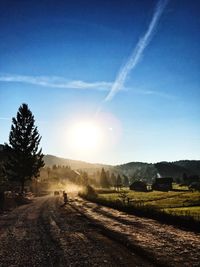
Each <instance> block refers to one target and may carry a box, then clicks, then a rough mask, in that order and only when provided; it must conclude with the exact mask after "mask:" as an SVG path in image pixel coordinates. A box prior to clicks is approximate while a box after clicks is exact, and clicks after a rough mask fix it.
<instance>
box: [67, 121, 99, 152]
mask: <svg viewBox="0 0 200 267" xmlns="http://www.w3.org/2000/svg"><path fill="white" fill-rule="evenodd" d="M68 138H69V140H68V141H69V143H70V145H71V147H72V148H74V149H76V150H78V151H82V152H84V151H85V152H86V151H92V150H97V149H98V148H99V147H100V146H101V143H102V130H101V127H100V126H99V125H98V124H97V123H96V122H94V121H83V122H77V123H74V124H72V125H71V126H70V129H69V136H68Z"/></svg>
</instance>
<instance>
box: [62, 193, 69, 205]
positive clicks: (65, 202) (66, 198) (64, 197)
mask: <svg viewBox="0 0 200 267" xmlns="http://www.w3.org/2000/svg"><path fill="white" fill-rule="evenodd" d="M63 200H64V205H66V204H67V201H68V197H67V193H65V191H63Z"/></svg>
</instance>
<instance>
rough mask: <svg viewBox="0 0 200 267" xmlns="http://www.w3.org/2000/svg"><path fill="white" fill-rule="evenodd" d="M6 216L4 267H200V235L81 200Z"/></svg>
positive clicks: (47, 200)
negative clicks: (64, 205)
mask: <svg viewBox="0 0 200 267" xmlns="http://www.w3.org/2000/svg"><path fill="white" fill-rule="evenodd" d="M60 205H61V199H60V198H59V197H41V198H36V199H35V200H34V201H33V203H31V204H28V205H24V206H21V207H19V208H17V209H15V210H13V211H12V212H10V213H8V214H6V215H3V216H0V266H2V267H7V266H9V267H11V266H26V267H29V266H31V267H32V266H140V267H143V266H144V267H145V266H161V265H163V266H200V265H199V262H200V256H199V255H200V238H199V235H197V234H194V233H192V232H191V233H190V232H185V231H182V230H178V229H176V228H173V227H171V226H166V225H161V224H159V223H157V222H155V221H153V220H148V219H141V218H138V217H136V216H132V215H128V216H125V214H124V213H121V212H118V211H115V210H112V209H109V208H105V207H100V206H98V205H96V204H93V203H90V202H87V201H83V200H81V199H80V198H75V199H73V200H72V201H70V202H69V203H68V204H67V205H66V207H64V208H62V207H60Z"/></svg>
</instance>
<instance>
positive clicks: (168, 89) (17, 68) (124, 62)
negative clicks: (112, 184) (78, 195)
mask: <svg viewBox="0 0 200 267" xmlns="http://www.w3.org/2000/svg"><path fill="white" fill-rule="evenodd" d="M199 12H200V1H198V0H193V1H187V0H171V1H170V0H169V1H167V0H161V1H156V0H140V1H139V0H137V1H136V0H135V1H134V0H117V1H116V0H84V1H83V0H65V1H64V0H59V1H52V0H48V1H47V0H40V1H38V0H34V1H31V0H29V1H26V0H19V1H15V0H13V1H11V0H2V1H0V143H4V142H8V136H9V132H10V127H11V122H12V117H15V116H16V113H17V110H18V108H19V106H20V105H21V104H22V103H27V104H28V106H29V108H30V109H31V111H32V112H33V114H34V117H35V124H36V125H37V126H38V130H39V133H40V134H41V135H42V141H41V146H42V149H43V153H45V154H52V155H56V156H60V157H64V158H71V159H77V160H84V161H89V162H99V163H107V164H121V163H125V162H130V161H142V162H158V161H175V160H181V159H196V160H199V159H200V134H199V133H200V75H199V72H200V46H199V43H200V34H199V31H200V16H199ZM77 125H78V126H77ZM80 125H83V126H80ZM88 125H89V126H88ZM84 127H85V128H87V129H86V130H85V128H84ZM74 129H76V130H77V129H78V132H80V134H79V133H78V137H77V138H78V139H75V137H74V136H75V135H77V132H76V133H75V132H74V131H73V130H74ZM80 135H81V137H80ZM80 139H81V140H80ZM91 142H93V143H92V144H91ZM77 144H78V145H77Z"/></svg>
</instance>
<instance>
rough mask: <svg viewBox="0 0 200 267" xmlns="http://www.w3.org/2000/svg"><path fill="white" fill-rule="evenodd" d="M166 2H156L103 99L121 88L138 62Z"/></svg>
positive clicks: (106, 99) (162, 0) (164, 0)
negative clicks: (135, 42) (145, 25)
mask: <svg viewBox="0 0 200 267" xmlns="http://www.w3.org/2000/svg"><path fill="white" fill-rule="evenodd" d="M167 3H168V0H160V1H159V2H158V3H157V5H156V8H155V11H154V14H153V17H152V19H151V22H150V24H149V27H148V29H147V31H146V33H145V34H144V36H142V38H141V39H140V40H139V42H138V43H137V45H136V47H135V48H134V50H133V52H132V54H131V55H130V57H129V59H128V61H127V62H126V64H125V65H124V66H123V67H122V69H121V70H120V71H119V73H118V75H117V78H116V80H115V82H114V83H113V86H112V88H111V90H110V92H109V93H108V95H107V96H106V98H105V99H104V101H109V100H111V99H112V98H113V97H114V96H115V95H116V93H117V92H118V91H120V90H121V89H123V87H124V83H125V81H126V79H127V76H128V74H129V73H130V71H131V70H133V69H134V68H135V67H136V66H137V64H138V62H139V61H140V59H141V57H142V55H143V52H144V50H145V48H146V47H147V46H148V44H149V43H150V41H151V39H152V36H153V34H154V32H155V29H156V26H157V24H158V22H159V19H160V17H161V15H162V13H163V11H164V9H165V7H166V5H167Z"/></svg>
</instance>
